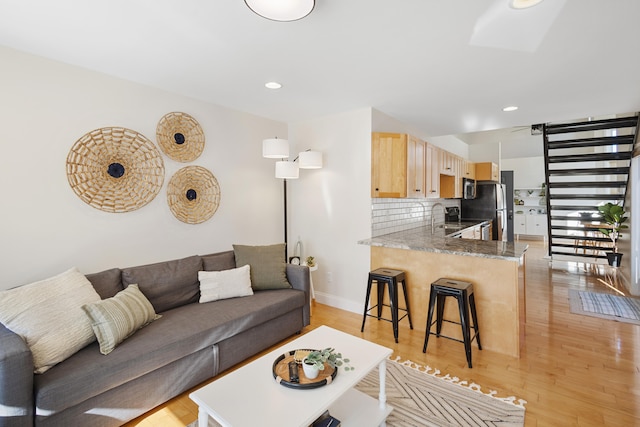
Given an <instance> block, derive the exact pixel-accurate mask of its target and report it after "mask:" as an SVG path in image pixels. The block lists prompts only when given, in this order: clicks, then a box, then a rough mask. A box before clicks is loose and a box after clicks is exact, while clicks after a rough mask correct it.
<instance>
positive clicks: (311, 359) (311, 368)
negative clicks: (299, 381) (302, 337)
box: [302, 347, 353, 380]
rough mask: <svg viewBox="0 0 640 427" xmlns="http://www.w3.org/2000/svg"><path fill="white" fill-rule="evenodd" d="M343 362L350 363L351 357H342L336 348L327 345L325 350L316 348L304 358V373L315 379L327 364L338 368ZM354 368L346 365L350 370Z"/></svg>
mask: <svg viewBox="0 0 640 427" xmlns="http://www.w3.org/2000/svg"><path fill="white" fill-rule="evenodd" d="M343 363H349V359H345V358H343V357H342V353H336V352H335V349H334V348H331V347H327V348H325V349H324V350H314V351H312V352H310V353H309V354H307V356H306V357H305V358H304V359H303V360H302V369H303V371H304V375H305V376H306V377H307V378H309V379H311V380H312V379H314V378H316V377H317V376H318V374H319V373H320V371H323V370H324V368H325V364H327V365H329V366H331V367H332V368H335V369H338V367H340V366H342V364H343ZM352 369H353V368H352V367H351V366H346V367H345V370H347V371H349V370H352Z"/></svg>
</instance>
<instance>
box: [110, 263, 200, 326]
mask: <svg viewBox="0 0 640 427" xmlns="http://www.w3.org/2000/svg"><path fill="white" fill-rule="evenodd" d="M200 270H202V258H201V257H200V256H191V257H187V258H182V259H177V260H173V261H165V262H159V263H155V264H149V265H142V266H138V267H130V268H124V269H122V283H123V285H124V286H129V285H132V284H137V285H138V287H139V288H140V291H141V292H142V293H143V294H144V295H145V296H146V297H147V298H148V299H149V301H150V302H151V304H152V305H153V308H154V309H155V311H156V313H162V312H163V311H167V310H170V309H172V308H175V307H180V306H181V305H185V304H191V303H197V302H198V299H199V298H200V284H199V283H198V271H200Z"/></svg>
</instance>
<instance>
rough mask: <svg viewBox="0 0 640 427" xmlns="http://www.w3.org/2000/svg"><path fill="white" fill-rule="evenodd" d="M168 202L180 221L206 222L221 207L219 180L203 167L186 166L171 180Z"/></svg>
mask: <svg viewBox="0 0 640 427" xmlns="http://www.w3.org/2000/svg"><path fill="white" fill-rule="evenodd" d="M167 202H168V203H169V208H170V209H171V212H173V215H175V217H176V218H178V219H179V220H180V221H182V222H186V223H187V224H200V223H201V222H205V221H206V220H208V219H209V218H211V217H212V216H213V214H214V213H216V210H218V206H219V205H220V186H219V185H218V180H217V179H216V177H215V176H213V174H212V173H211V172H209V170H207V169H205V168H203V167H201V166H186V167H184V168H182V169H180V170H179V171H178V172H176V173H175V174H174V175H173V176H172V177H171V179H170V180H169V184H168V185H167Z"/></svg>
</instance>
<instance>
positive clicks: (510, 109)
mask: <svg viewBox="0 0 640 427" xmlns="http://www.w3.org/2000/svg"><path fill="white" fill-rule="evenodd" d="M517 109H518V107H517V106H515V105H509V106H508V107H504V108H503V109H502V111H516V110H517Z"/></svg>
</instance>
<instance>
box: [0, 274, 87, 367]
mask: <svg viewBox="0 0 640 427" xmlns="http://www.w3.org/2000/svg"><path fill="white" fill-rule="evenodd" d="M96 301H100V296H99V295H98V293H97V292H96V291H95V289H94V288H93V286H91V283H90V282H89V281H88V280H87V278H86V277H85V276H84V275H82V274H81V273H80V272H79V271H78V270H77V269H76V268H71V269H69V270H67V271H65V272H64V273H61V274H59V275H57V276H54V277H51V278H49V279H45V280H41V281H39V282H35V283H31V284H28V285H24V286H20V287H18V288H13V289H9V290H7V291H2V292H0V322H2V323H3V324H4V325H5V326H6V327H7V328H9V329H10V330H11V331H13V332H14V333H16V334H18V335H20V336H21V337H22V338H23V339H24V340H25V342H26V343H27V345H28V346H29V349H30V350H31V353H32V355H33V364H34V367H35V373H37V374H41V373H43V372H45V371H47V370H48V369H49V368H51V367H52V366H54V365H56V364H57V363H60V362H62V361H63V360H65V359H66V358H68V357H69V356H71V355H72V354H74V353H75V352H77V351H78V350H80V349H81V348H83V347H85V346H87V345H88V344H90V343H92V342H93V341H95V336H94V335H93V331H92V330H91V322H89V319H88V318H87V316H86V315H85V314H84V311H82V308H81V307H82V306H83V305H84V304H88V303H92V302H96Z"/></svg>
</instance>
